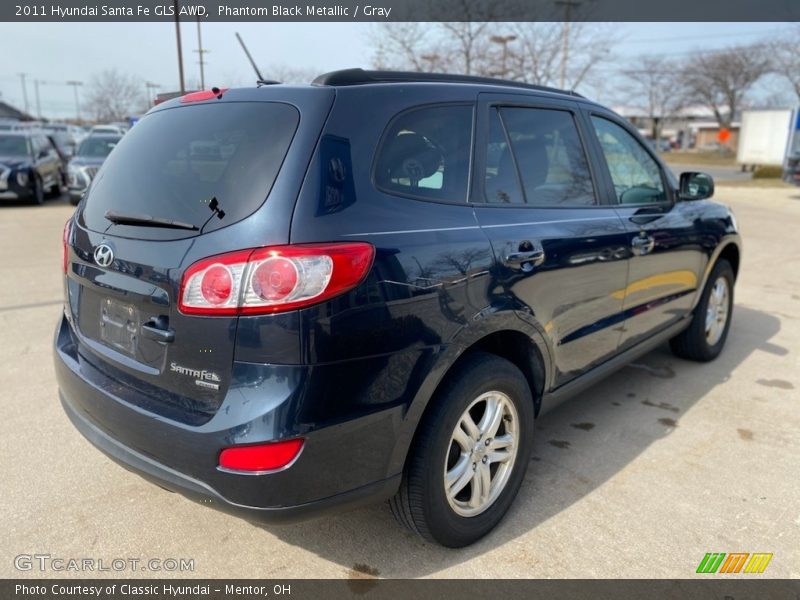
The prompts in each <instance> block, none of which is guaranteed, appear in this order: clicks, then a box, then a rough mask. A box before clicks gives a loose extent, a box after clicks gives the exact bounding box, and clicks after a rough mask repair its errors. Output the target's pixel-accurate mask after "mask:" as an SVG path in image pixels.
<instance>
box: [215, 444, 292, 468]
mask: <svg viewBox="0 0 800 600" xmlns="http://www.w3.org/2000/svg"><path fill="white" fill-rule="evenodd" d="M302 448H303V439H302V438H295V439H292V440H284V441H281V442H269V443H267V444H258V445H255V446H233V447H231V448H225V449H224V450H223V451H222V452H220V455H219V466H220V468H222V469H225V470H228V471H241V472H244V473H256V472H260V471H274V470H276V469H282V468H283V467H285V466H286V465H288V464H289V463H291V462H292V461H293V460H294V459H295V458H297V455H298V454H300V450H302Z"/></svg>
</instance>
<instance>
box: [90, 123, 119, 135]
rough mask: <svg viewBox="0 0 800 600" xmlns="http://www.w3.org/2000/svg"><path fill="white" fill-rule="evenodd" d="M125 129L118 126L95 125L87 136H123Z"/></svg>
mask: <svg viewBox="0 0 800 600" xmlns="http://www.w3.org/2000/svg"><path fill="white" fill-rule="evenodd" d="M125 132H126V129H125V128H124V127H120V126H119V125H95V126H93V127H92V128H91V129H90V130H89V135H95V134H98V133H107V134H112V135H125Z"/></svg>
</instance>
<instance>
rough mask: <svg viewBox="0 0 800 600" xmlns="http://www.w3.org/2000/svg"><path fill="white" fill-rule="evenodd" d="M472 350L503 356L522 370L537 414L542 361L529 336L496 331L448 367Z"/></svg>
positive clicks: (541, 389)
mask: <svg viewBox="0 0 800 600" xmlns="http://www.w3.org/2000/svg"><path fill="white" fill-rule="evenodd" d="M473 352H488V353H490V354H494V355H496V356H499V357H501V358H505V359H506V360H507V361H509V362H511V363H513V364H514V365H515V366H516V367H517V368H518V369H519V370H520V371H522V374H523V375H524V376H525V379H526V380H527V382H528V386H529V387H530V389H531V395H532V396H533V403H534V406H533V410H534V414H539V408H540V407H541V404H542V393H543V391H544V380H545V376H544V361H543V360H542V355H541V353H540V352H539V349H538V348H537V347H536V344H534V343H533V341H532V340H531V339H530V337H528V336H527V335H525V334H524V333H522V332H520V331H513V330H506V331H497V332H495V333H492V334H490V335H487V336H486V337H484V338H481V339H480V340H478V341H477V342H475V343H474V344H473V345H472V346H470V347H469V348H467V349H466V350H465V351H464V352H463V353H462V354H461V356H460V357H459V358H458V360H457V361H456V362H455V364H454V365H453V366H452V367H450V369H451V370H452V369H453V367H455V366H456V365H458V364H459V362H461V360H463V359H464V358H465V357H467V356H469V355H470V354H471V353H473Z"/></svg>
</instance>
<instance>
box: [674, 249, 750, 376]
mask: <svg viewBox="0 0 800 600" xmlns="http://www.w3.org/2000/svg"><path fill="white" fill-rule="evenodd" d="M733 281H734V276H733V267H731V264H730V263H729V262H728V261H727V260H725V259H720V260H719V261H717V264H716V265H714V268H713V269H712V270H711V274H710V275H709V277H708V282H707V283H706V287H705V289H704V290H703V295H702V296H701V297H700V302H699V303H698V305H697V308H696V309H695V313H694V316H693V317H692V322H691V324H690V325H689V327H688V328H687V329H686V330H685V331H684V332H683V333H681V334H679V335H677V336H675V337H674V338H672V339H671V340H670V342H669V345H670V348H671V349H672V352H673V354H675V355H676V356H679V357H680V358H686V359H688V360H695V361H699V362H707V361H710V360H714V359H715V358H716V357H717V356H719V353H720V352H722V348H723V347H724V346H725V340H726V339H727V338H728V330H729V329H730V326H731V316H732V314H733Z"/></svg>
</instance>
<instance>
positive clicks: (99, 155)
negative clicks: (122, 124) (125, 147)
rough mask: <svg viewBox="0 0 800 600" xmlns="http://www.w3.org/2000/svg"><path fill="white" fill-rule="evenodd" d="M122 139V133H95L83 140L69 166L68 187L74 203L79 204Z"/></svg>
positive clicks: (70, 197) (70, 198)
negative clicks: (104, 162)
mask: <svg viewBox="0 0 800 600" xmlns="http://www.w3.org/2000/svg"><path fill="white" fill-rule="evenodd" d="M121 139H122V136H120V135H114V134H95V135H90V136H89V137H87V138H86V139H85V140H83V142H81V145H80V146H79V147H78V151H77V152H76V154H75V156H74V157H73V158H72V160H71V161H70V162H69V166H68V168H67V188H68V189H69V200H70V202H71V203H72V204H73V205H77V204H78V202H79V201H80V199H81V197H82V196H83V194H84V192H86V189H87V188H88V187H89V184H90V183H91V182H92V179H94V176H95V175H97V171H99V170H100V167H101V166H102V165H103V161H105V159H106V157H107V156H108V155H109V154H110V153H111V151H112V150H113V149H114V147H115V146H116V145H117V144H118V143H119V141H120V140H121Z"/></svg>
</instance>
